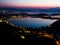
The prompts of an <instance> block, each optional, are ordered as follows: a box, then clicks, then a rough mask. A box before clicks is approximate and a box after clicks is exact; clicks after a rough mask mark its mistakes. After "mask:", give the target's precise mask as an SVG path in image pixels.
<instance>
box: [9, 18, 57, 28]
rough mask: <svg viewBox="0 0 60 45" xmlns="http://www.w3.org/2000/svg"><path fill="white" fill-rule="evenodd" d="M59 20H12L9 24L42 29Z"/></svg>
mask: <svg viewBox="0 0 60 45" xmlns="http://www.w3.org/2000/svg"><path fill="white" fill-rule="evenodd" d="M55 21H57V20H51V19H42V18H29V17H27V18H10V19H8V22H10V23H12V24H13V25H15V26H18V27H19V26H23V27H25V28H27V27H28V28H41V27H46V26H48V25H51V24H52V23H54V22H55Z"/></svg>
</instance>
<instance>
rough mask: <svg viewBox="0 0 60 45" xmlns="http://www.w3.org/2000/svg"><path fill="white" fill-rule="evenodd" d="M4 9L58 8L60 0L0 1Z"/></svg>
mask: <svg viewBox="0 0 60 45" xmlns="http://www.w3.org/2000/svg"><path fill="white" fill-rule="evenodd" d="M0 6H6V7H48V8H49V7H60V0H0Z"/></svg>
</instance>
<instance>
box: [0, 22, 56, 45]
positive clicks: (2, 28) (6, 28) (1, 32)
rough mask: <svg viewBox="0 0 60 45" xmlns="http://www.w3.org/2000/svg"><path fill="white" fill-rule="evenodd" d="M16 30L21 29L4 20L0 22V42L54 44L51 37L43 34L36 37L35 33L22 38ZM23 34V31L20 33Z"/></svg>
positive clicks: (8, 43)
mask: <svg viewBox="0 0 60 45" xmlns="http://www.w3.org/2000/svg"><path fill="white" fill-rule="evenodd" d="M18 30H22V29H19V28H16V27H13V26H11V25H9V24H6V23H5V22H0V44H2V45H3V44H5V45H55V42H54V40H53V39H49V38H46V37H43V36H40V37H37V34H33V36H32V35H27V36H25V37H26V38H25V39H22V38H21V37H20V36H19V34H18V33H17V34H16V33H15V32H17V31H18ZM20 34H21V35H24V33H20Z"/></svg>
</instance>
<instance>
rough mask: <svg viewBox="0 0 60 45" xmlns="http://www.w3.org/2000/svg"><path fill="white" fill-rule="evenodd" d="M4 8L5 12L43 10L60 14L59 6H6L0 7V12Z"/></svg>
mask: <svg viewBox="0 0 60 45" xmlns="http://www.w3.org/2000/svg"><path fill="white" fill-rule="evenodd" d="M3 10H5V11H6V12H42V13H43V12H44V13H59V14H60V8H59V7H56V8H48V9H44V8H8V7H7V8H6V7H0V13H1V11H3Z"/></svg>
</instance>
